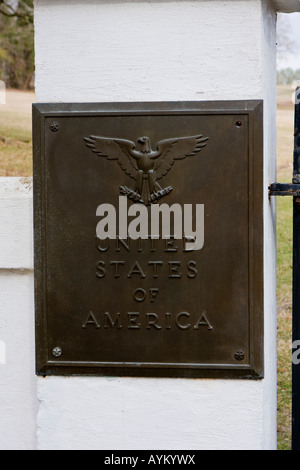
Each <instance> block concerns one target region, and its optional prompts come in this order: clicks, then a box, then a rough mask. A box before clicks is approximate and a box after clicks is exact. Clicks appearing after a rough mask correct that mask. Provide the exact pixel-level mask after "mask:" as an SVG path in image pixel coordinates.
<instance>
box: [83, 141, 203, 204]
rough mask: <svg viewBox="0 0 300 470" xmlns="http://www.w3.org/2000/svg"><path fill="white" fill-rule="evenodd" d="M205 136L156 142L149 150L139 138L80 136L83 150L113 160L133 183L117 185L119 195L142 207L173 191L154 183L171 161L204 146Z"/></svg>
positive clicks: (168, 169)
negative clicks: (82, 138) (131, 184)
mask: <svg viewBox="0 0 300 470" xmlns="http://www.w3.org/2000/svg"><path fill="white" fill-rule="evenodd" d="M208 139H209V137H203V135H194V136H189V137H176V138H173V139H165V140H160V141H159V142H157V144H156V150H152V148H151V143H150V139H149V137H140V138H139V139H138V140H137V143H138V144H139V146H140V149H139V150H137V149H136V144H135V143H134V142H132V141H130V140H125V139H115V138H109V137H99V136H93V135H91V136H90V137H84V140H85V143H86V145H87V147H89V148H90V149H91V150H92V151H93V152H95V153H96V154H97V155H99V156H100V157H105V158H107V159H108V160H117V162H118V164H119V165H120V167H121V168H122V170H123V171H124V172H125V173H126V174H127V175H128V176H130V177H131V178H133V179H134V180H136V185H135V187H134V188H133V189H130V188H128V187H127V186H120V191H121V194H124V195H126V196H127V197H128V198H129V199H132V200H134V201H135V202H141V203H143V204H145V205H148V204H151V203H154V202H157V201H158V200H159V199H160V198H161V197H163V196H165V195H166V194H169V193H170V192H171V191H172V190H173V188H172V186H168V187H166V188H164V189H163V188H162V187H161V186H160V185H159V183H158V180H160V179H161V178H163V177H164V176H165V175H166V174H167V173H168V172H169V171H170V170H171V168H172V166H173V165H174V162H175V160H183V159H184V158H186V157H192V156H194V155H195V154H197V153H198V152H200V151H201V150H202V148H203V147H205V146H206V142H207V140H208Z"/></svg>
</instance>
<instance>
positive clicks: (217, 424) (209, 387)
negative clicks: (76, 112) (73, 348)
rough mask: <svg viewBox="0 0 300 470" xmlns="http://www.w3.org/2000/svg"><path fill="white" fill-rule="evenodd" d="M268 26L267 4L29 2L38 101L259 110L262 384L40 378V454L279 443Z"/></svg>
mask: <svg viewBox="0 0 300 470" xmlns="http://www.w3.org/2000/svg"><path fill="white" fill-rule="evenodd" d="M287 3H288V2H287ZM277 6H278V5H277ZM275 30H276V5H275V3H274V2H271V1H268V0H225V1H217V0H196V1H185V0H183V1H169V0H166V1H157V0H152V1H143V0H132V1H128V0H124V1H118V2H115V1H112V2H106V1H104V0H89V1H79V0H35V34H36V36H35V41H36V43H35V47H36V96H37V101H38V102H103V101H106V102H110V101H111V102H114V101H127V102H130V101H178V100H199V101H201V100H239V99H240V100H244V99H263V100H264V109H265V115H264V155H265V157H264V158H265V162H264V227H265V228H264V236H265V242H264V243H265V255H264V263H265V268H264V269H265V271H264V281H265V287H264V288H265V312H264V315H265V336H264V344H265V377H264V379H263V380H259V381H251V380H243V381H241V380H218V379H215V380H208V379H158V378H147V379H145V378H129V377H128V378H111V377H67V378H63V377H47V378H39V379H38V397H39V400H40V407H39V413H38V420H37V422H38V448H39V449H273V448H275V447H276V286H275V282H276V265H275V260H276V254H275V203H274V202H273V201H272V202H270V201H269V199H268V184H269V183H270V182H272V181H275V137H276V129H275V113H276V50H275V47H276V46H275V43H276V41H275Z"/></svg>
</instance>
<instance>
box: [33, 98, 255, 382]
mask: <svg viewBox="0 0 300 470" xmlns="http://www.w3.org/2000/svg"><path fill="white" fill-rule="evenodd" d="M262 127H263V124H262V102H261V101H243V102H241V101H239V102H238V101H234V102H225V101H224V102H184V103H182V102H174V103H116V104H108V103H106V104H105V103H104V104H74V103H72V104H61V103H58V104H36V105H34V106H33V131H34V132H33V134H34V135H33V137H34V214H35V292H36V357H37V373H38V374H41V375H50V374H57V375H75V374H80V375H87V374H93V375H120V376H122V375H132V376H165V377H212V378H214V377H224V378H261V377H262V376H263V171H262V168H263V150H262V149H263V142H262ZM120 196H125V197H123V200H125V201H127V205H128V208H130V207H132V205H133V204H139V206H140V207H143V208H144V210H147V211H149V213H150V211H151V208H152V207H153V206H154V205H155V206H156V205H158V204H159V205H162V204H167V205H168V206H172V205H173V204H177V205H180V207H181V208H182V211H183V212H184V207H185V205H192V207H193V208H194V209H195V207H196V205H204V245H203V247H202V248H201V249H199V250H194V251H189V250H188V249H187V244H186V243H187V241H188V240H187V239H174V237H172V235H170V237H168V238H167V239H161V238H160V239H151V240H150V239H149V240H146V239H136V240H133V239H130V237H128V238H126V239H125V238H124V237H123V238H122V237H120V238H119V239H118V238H117V239H106V240H104V239H103V240H101V239H100V238H98V237H97V236H96V227H97V224H98V222H99V214H98V215H96V211H97V208H98V206H99V205H102V204H110V205H112V206H114V207H115V209H116V220H117V227H116V233H117V234H118V229H119V226H118V223H120V224H121V222H120V220H119V212H118V211H119V197H120ZM194 209H193V210H194ZM131 220H133V217H132V216H131V217H128V222H129V221H131Z"/></svg>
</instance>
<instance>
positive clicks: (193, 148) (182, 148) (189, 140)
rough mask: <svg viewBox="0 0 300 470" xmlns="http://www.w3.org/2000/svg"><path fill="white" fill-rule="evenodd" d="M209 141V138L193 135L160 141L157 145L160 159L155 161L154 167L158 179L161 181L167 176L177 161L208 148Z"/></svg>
mask: <svg viewBox="0 0 300 470" xmlns="http://www.w3.org/2000/svg"><path fill="white" fill-rule="evenodd" d="M207 140H208V137H203V135H193V136H190V137H178V138H175V139H166V140H161V141H159V142H158V143H157V152H158V154H159V157H158V158H157V159H156V160H155V167H154V170H155V173H156V178H157V179H160V178H162V177H163V176H165V175H166V174H167V173H168V171H170V169H171V168H172V166H173V164H174V161H175V160H183V159H184V158H186V157H191V156H193V155H195V154H196V153H197V152H200V150H201V149H202V148H203V147H205V146H206V141H207Z"/></svg>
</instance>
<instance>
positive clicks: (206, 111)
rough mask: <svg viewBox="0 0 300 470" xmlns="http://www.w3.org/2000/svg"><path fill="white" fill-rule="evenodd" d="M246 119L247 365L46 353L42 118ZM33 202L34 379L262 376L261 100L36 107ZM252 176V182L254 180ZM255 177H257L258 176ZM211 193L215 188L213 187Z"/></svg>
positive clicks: (48, 104) (34, 107)
mask: <svg viewBox="0 0 300 470" xmlns="http://www.w3.org/2000/svg"><path fill="white" fill-rule="evenodd" d="M210 114H215V115H234V114H236V115H246V116H248V129H249V141H248V143H249V148H248V151H249V154H248V156H249V158H248V163H249V168H248V175H249V181H248V196H249V198H248V200H249V233H248V235H249V248H248V249H249V253H248V255H249V354H250V360H249V364H244V363H239V362H238V361H237V364H236V365H235V364H205V363H199V364H195V363H164V362H159V363H150V362H147V363H142V362H130V363H128V362H115V363H112V362H86V361H81V362H79V361H76V362H73V361H67V362H66V361H63V360H59V358H57V359H55V360H54V358H51V359H50V358H49V357H48V351H47V346H46V345H47V313H46V306H47V291H46V263H45V259H46V256H45V255H46V230H45V225H46V224H45V216H46V198H47V194H46V182H45V173H44V163H45V138H44V136H45V119H46V118H49V117H51V118H53V119H55V118H57V119H59V118H60V117H65V116H77V117H78V116H114V115H115V116H120V115H123V116H125V115H127V116H134V115H135V116H136V115H140V116H145V115H146V116H148V115H152V116H154V115H210ZM32 123H33V200H34V286H35V340H36V344H35V345H36V374H37V375H42V376H47V375H62V376H65V375H70V376H76V375H80V376H86V375H94V376H132V377H177V378H180V377H182V378H223V379H262V378H263V377H264V287H263V286H264V282H263V281H264V265H263V260H264V253H263V246H264V231H263V195H264V186H263V100H245V101H243V100H239V101H201V102H198V101H184V102H177V101H175V102H132V103H126V102H122V103H34V104H33V105H32ZM254 175H255V177H254ZM257 175H259V177H257ZM212 190H213V188H212Z"/></svg>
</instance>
